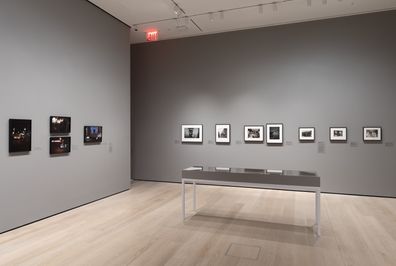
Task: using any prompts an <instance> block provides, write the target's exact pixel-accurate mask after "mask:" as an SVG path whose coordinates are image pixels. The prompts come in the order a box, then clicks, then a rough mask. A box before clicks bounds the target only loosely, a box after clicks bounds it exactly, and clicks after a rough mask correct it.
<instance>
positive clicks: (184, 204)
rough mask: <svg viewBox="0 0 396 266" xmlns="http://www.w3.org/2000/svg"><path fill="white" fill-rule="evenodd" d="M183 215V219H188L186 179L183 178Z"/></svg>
mask: <svg viewBox="0 0 396 266" xmlns="http://www.w3.org/2000/svg"><path fill="white" fill-rule="evenodd" d="M181 185H182V215H183V221H184V219H186V190H185V182H184V179H182V184H181Z"/></svg>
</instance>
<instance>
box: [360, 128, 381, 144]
mask: <svg viewBox="0 0 396 266" xmlns="http://www.w3.org/2000/svg"><path fill="white" fill-rule="evenodd" d="M363 141H364V142H379V141H382V127H367V126H366V127H363Z"/></svg>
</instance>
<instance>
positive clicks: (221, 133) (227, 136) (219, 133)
mask: <svg viewBox="0 0 396 266" xmlns="http://www.w3.org/2000/svg"><path fill="white" fill-rule="evenodd" d="M230 142H231V125H230V124H216V143H230Z"/></svg>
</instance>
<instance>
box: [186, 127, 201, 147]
mask: <svg viewBox="0 0 396 266" xmlns="http://www.w3.org/2000/svg"><path fill="white" fill-rule="evenodd" d="M181 129H182V143H202V141H203V125H200V124H195V125H191V124H190V125H182V126H181Z"/></svg>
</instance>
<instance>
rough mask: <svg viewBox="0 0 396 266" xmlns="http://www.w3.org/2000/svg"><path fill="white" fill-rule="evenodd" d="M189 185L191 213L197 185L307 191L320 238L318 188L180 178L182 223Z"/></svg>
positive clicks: (195, 208)
mask: <svg viewBox="0 0 396 266" xmlns="http://www.w3.org/2000/svg"><path fill="white" fill-rule="evenodd" d="M188 183H191V184H192V185H193V211H196V210H197V184H201V185H223V186H231V187H247V188H265V189H282V190H291V191H296V190H297V191H309V192H314V193H315V224H314V232H316V234H317V235H318V236H320V187H306V186H288V185H271V184H260V183H242V182H230V181H215V180H203V179H192V178H182V179H181V187H182V195H181V196H182V215H183V221H184V220H185V219H186V218H187V217H186V188H185V186H186V184H188Z"/></svg>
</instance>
